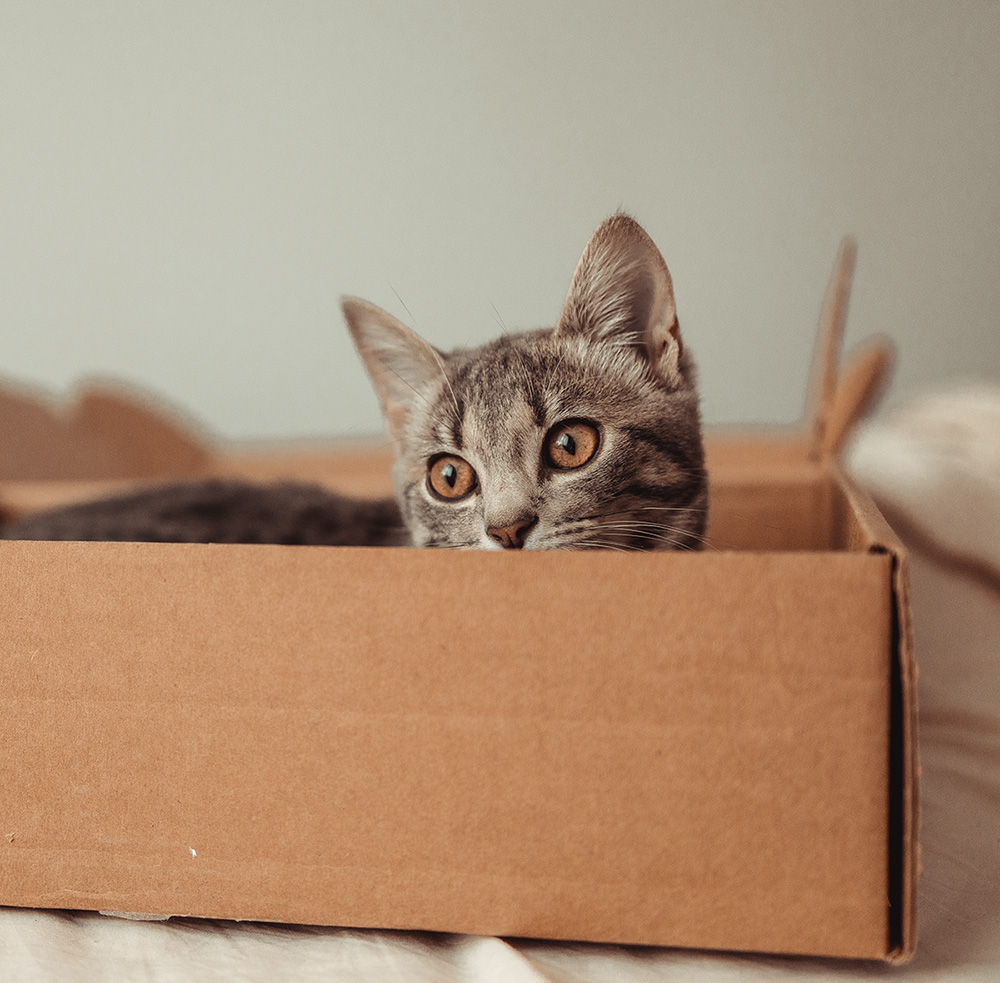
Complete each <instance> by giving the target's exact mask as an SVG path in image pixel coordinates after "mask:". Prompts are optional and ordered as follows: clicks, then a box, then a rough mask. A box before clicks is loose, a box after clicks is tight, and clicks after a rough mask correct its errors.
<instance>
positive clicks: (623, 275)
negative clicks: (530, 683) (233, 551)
mask: <svg viewBox="0 0 1000 983" xmlns="http://www.w3.org/2000/svg"><path fill="white" fill-rule="evenodd" d="M343 310H344V315H345V317H346V319H347V323H348V327H349V328H350V331H351V335H352V337H353V339H354V342H355V344H356V345H357V348H358V351H359V352H360V354H361V357H362V360H363V361H364V363H365V366H366V367H367V370H368V373H369V375H370V376H371V378H372V381H373V383H374V385H375V388H376V390H377V392H378V395H379V399H380V401H381V404H382V409H383V412H384V415H385V420H386V425H387V428H388V431H389V435H390V437H391V439H392V441H393V443H394V445H395V449H396V463H395V467H394V470H393V478H394V483H395V489H396V504H393V503H392V502H352V501H351V500H349V499H345V498H343V497H342V496H339V495H335V494H332V493H330V492H327V491H324V490H322V489H320V488H316V487H313V486H309V485H296V484H286V485H274V486H270V487H267V486H253V485H249V484H246V483H243V482H233V481H207V482H189V483H184V484H176V485H170V486H166V487H163V488H159V489H151V490H146V491H142V492H138V493H135V494H132V495H128V496H123V497H119V498H116V499H108V500H104V501H101V502H94V503H86V504H82V505H76V506H70V507H68V508H65V509H60V510H56V511H54V512H51V513H45V514H40V515H38V516H34V517H31V518H28V519H27V520H25V521H23V522H22V523H19V524H16V525H14V526H13V527H10V528H8V529H6V530H4V532H3V533H2V535H3V537H4V538H8V539H115V540H132V541H143V540H151V541H174V542H176V541H186V542H278V543H301V544H314V545H316V544H330V545H406V544H410V545H414V546H421V547H450V548H481V549H522V548H523V549H593V548H608V549H623V550H628V549H643V550H645V549H698V548H699V547H700V545H701V542H702V537H703V534H704V529H705V518H706V509H707V499H708V482H707V476H706V473H705V467H704V452H703V448H702V438H701V425H700V419H699V411H698V396H697V392H696V389H695V381H694V367H693V364H692V361H691V359H690V356H689V354H688V352H687V350H686V349H685V347H684V345H683V343H682V341H681V336H680V331H679V327H678V322H677V314H676V308H675V304H674V294H673V286H672V283H671V278H670V274H669V272H668V271H667V267H666V264H665V263H664V261H663V258H662V257H661V255H660V253H659V251H658V250H657V248H656V246H655V245H654V244H653V242H652V240H651V239H650V238H649V236H648V235H647V234H646V233H645V232H644V231H643V230H642V228H640V226H639V225H638V224H637V223H636V222H634V221H633V220H632V219H631V218H629V217H628V216H626V215H615V216H613V217H612V218H610V219H608V220H607V221H606V222H604V223H603V224H602V225H601V226H600V227H599V228H598V229H597V231H596V232H595V233H594V235H593V236H592V237H591V239H590V241H589V242H588V244H587V247H586V249H585V251H584V253H583V256H582V258H581V260H580V262H579V264H578V266H577V269H576V273H575V274H574V276H573V280H572V283H571V285H570V289H569V294H568V296H567V298H566V303H565V306H564V308H563V311H562V315H561V316H560V318H559V322H558V324H557V325H556V327H555V328H549V329H542V330H539V331H531V332H524V333H521V334H514V335H505V336H503V337H501V338H499V339H497V340H496V341H493V342H491V343H489V344H486V345H484V346H482V347H480V348H475V349H469V350H458V351H455V352H452V353H450V354H445V353H442V352H439V351H437V350H436V349H435V348H433V347H431V345H429V344H428V343H427V342H426V341H424V340H423V339H422V338H420V337H419V336H418V335H417V334H415V333H414V332H413V331H411V330H410V329H409V328H407V327H406V326H405V325H403V324H402V323H400V322H399V321H397V320H396V319H395V318H394V317H392V316H391V315H389V314H387V313H386V312H385V311H383V310H380V309H379V308H377V307H375V306H374V305H372V304H369V303H366V302H365V301H362V300H357V299H353V298H348V299H345V300H344V302H343Z"/></svg>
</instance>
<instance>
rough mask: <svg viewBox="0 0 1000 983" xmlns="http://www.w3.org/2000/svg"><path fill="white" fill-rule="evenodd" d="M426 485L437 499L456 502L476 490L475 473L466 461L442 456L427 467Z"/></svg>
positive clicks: (450, 455)
mask: <svg viewBox="0 0 1000 983" xmlns="http://www.w3.org/2000/svg"><path fill="white" fill-rule="evenodd" d="M427 485H428V487H429V488H430V490H431V492H432V493H433V494H434V495H435V496H436V497H437V498H441V499H444V500H445V501H447V502H457V501H459V500H460V499H463V498H466V497H467V496H469V495H471V494H472V493H473V492H474V491H475V490H476V472H475V469H474V468H473V467H472V465H471V464H469V462H468V461H465V460H463V459H462V458H460V457H458V456H456V455H455V454H443V455H442V456H441V457H436V458H434V459H433V460H432V461H431V462H430V464H429V465H428V467H427Z"/></svg>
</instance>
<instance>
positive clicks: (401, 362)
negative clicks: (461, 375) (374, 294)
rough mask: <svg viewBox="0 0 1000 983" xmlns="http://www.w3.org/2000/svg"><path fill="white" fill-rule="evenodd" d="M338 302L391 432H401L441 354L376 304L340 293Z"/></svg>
mask: <svg viewBox="0 0 1000 983" xmlns="http://www.w3.org/2000/svg"><path fill="white" fill-rule="evenodd" d="M340 306H341V308H342V310H343V312H344V317H345V318H346V319H347V326H348V328H350V330H351V337H352V338H353V339H354V344H355V345H356V346H357V349H358V353H359V354H360V355H361V358H362V360H363V361H364V363H365V368H366V369H367V370H368V375H369V376H370V377H371V380H372V382H373V383H374V385H375V391H376V392H377V393H378V397H379V400H380V402H381V403H382V412H383V413H384V414H385V420H386V424H387V426H388V428H389V433H390V435H391V436H392V437H393V438H394V439H398V438H400V437H401V436H402V433H403V430H404V428H405V426H406V421H407V419H408V418H409V415H410V410H411V409H412V407H413V404H414V403H415V402H416V401H417V400H421V399H426V398H427V395H428V393H429V391H430V390H431V388H432V387H433V386H434V384H435V382H437V381H440V379H441V377H442V374H443V371H444V369H443V366H442V364H441V356H440V355H439V354H438V352H437V351H436V350H435V349H434V348H432V347H431V346H430V345H429V344H427V342H426V341H424V339H423V338H421V337H420V335H418V334H417V333H416V332H415V331H411V330H410V329H409V328H408V327H407V326H406V325H405V324H403V323H402V322H401V321H397V320H396V318H394V317H393V316H392V315H391V314H389V313H387V312H386V311H383V310H382V309H381V308H380V307H376V306H375V305H374V304H369V303H368V302H367V301H365V300H359V299H358V298H357V297H344V298H343V299H342V300H341V302H340Z"/></svg>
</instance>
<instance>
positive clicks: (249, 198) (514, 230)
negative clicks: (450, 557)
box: [0, 0, 1000, 437]
mask: <svg viewBox="0 0 1000 983" xmlns="http://www.w3.org/2000/svg"><path fill="white" fill-rule="evenodd" d="M998 189H1000V4H997V3H992V2H986V0H983V2H949V3H935V4H930V3H923V4H918V3H894V2H888V0H885V2H880V3H871V2H855V0H849V2H847V0H838V2H837V3H824V4H820V3H806V2H801V0H782V2H767V3H748V2H737V0H733V2H705V0H691V2H688V3H671V2H642V3H639V2H636V3H631V4H628V3H622V2H621V0H608V2H600V3H597V2H582V0H572V2H565V0H558V2H554V0H549V2H545V3H538V2H536V0H526V2H521V0H499V2H495V3H491V4H486V3H481V4H480V3H469V2H459V0H454V2H440V3H420V2H417V3H414V2H409V0H388V2H371V0H369V2H366V3H356V4H346V3H334V2H327V0H323V2H321V0H313V2H306V0H274V2H271V3H262V2H249V0H215V2H212V0H184V2H168V0H162V2H156V0H118V2H112V0H88V2H87V3H78V2H76V0H3V2H2V4H0V372H2V373H3V374H5V375H7V376H9V377H14V378H18V379H21V380H33V381H35V382H37V383H40V384H42V385H45V386H49V387H54V388H56V389H57V390H59V391H62V390H63V389H65V387H68V386H69V385H70V384H71V383H72V382H73V381H74V380H76V379H77V378H79V377H80V376H81V375H86V374H93V373H101V374H115V375H122V376H125V377H127V378H129V379H133V380H137V381H141V382H142V383H144V384H147V385H149V386H151V387H154V388H155V389H157V390H159V391H161V392H163V393H164V394H166V395H168V396H169V397H171V398H172V399H174V400H175V401H178V402H180V403H181V404H182V405H184V406H186V407H188V408H189V409H190V410H191V411H193V412H194V413H195V414H196V415H197V416H199V417H201V418H202V419H203V420H205V421H206V422H207V423H208V424H209V425H210V426H211V427H212V428H214V429H215V430H216V431H217V432H218V433H220V434H222V435H224V436H229V437H260V436H286V435H289V436H291V435H311V434H322V433H352V432H365V431H374V430H377V429H378V427H379V421H378V410H377V404H376V401H375V399H374V396H373V395H372V394H371V392H370V389H369V386H368V383H367V381H366V380H365V378H364V377H363V375H362V372H361V369H360V367H359V365H358V363H357V360H356V358H355V356H354V353H353V350H352V349H351V347H350V344H349V341H348V339H347V336H346V332H345V330H344V328H343V326H342V321H341V318H340V315H339V311H338V307H337V300H338V297H339V296H340V295H341V294H344V293H353V294H358V295H361V296H363V297H366V298H368V299H370V300H372V301H374V302H375V303H378V304H380V305H382V306H384V307H386V308H387V309H389V310H391V311H393V312H394V313H396V314H397V315H400V316H402V317H404V319H406V320H408V321H411V323H414V324H415V326H416V327H417V328H418V329H419V330H421V331H422V332H423V333H424V334H425V335H426V336H427V337H428V338H429V339H430V340H431V341H433V342H435V343H437V344H439V345H441V346H445V347H448V346H452V345H457V344H463V343H476V342H478V341H481V340H484V339H486V338H487V337H490V336H492V335H493V334H495V333H497V332H498V330H499V328H498V323H497V319H498V315H497V313H495V311H494V308H495V309H496V312H499V317H500V318H502V320H503V323H504V324H505V325H507V326H508V327H511V328H514V327H532V326H538V325H541V324H545V323H551V322H552V321H553V320H554V319H555V317H556V315H557V314H558V310H559V307H560V304H561V302H562V299H563V296H564V293H565V290H566V287H567V285H568V282H569V277H570V274H571V273H572V270H573V267H574V265H575V263H576V260H577V258H578V256H579V253H580V250H581V249H582V247H583V244H584V242H585V241H586V239H587V236H588V235H589V233H590V232H591V231H592V229H593V228H594V227H595V226H596V225H597V224H598V222H599V221H600V220H601V219H602V218H603V217H605V215H607V214H608V213H610V212H611V211H613V210H615V209H617V208H618V207H621V206H624V207H625V208H627V209H628V210H629V211H631V212H632V213H633V214H634V215H635V216H636V217H637V218H638V219H639V220H640V221H641V222H642V223H643V224H644V225H645V226H646V228H647V229H648V230H649V232H650V233H651V234H652V236H653V237H654V239H655V240H656V241H657V242H658V244H659V245H660V247H661V249H662V251H663V253H664V255H665V257H666V259H667V262H668V265H669V266H670V267H671V270H672V271H673V274H674V279H675V284H676V289H677V294H678V303H679V310H680V314H681V324H682V326H683V328H684V331H685V334H686V338H687V341H688V344H689V345H690V346H691V348H692V349H693V350H694V351H695V353H696V355H697V356H698V358H699V362H700V367H701V376H702V381H703V391H704V396H705V400H704V406H705V412H706V416H707V418H708V419H709V420H712V421H732V420H764V421H776V422H788V421H792V420H794V419H796V418H797V417H798V416H799V415H800V413H801V411H802V407H803V398H804V387H805V385H806V381H807V378H808V367H809V360H810V357H811V346H812V336H813V330H814V326H815V322H816V315H817V311H818V308H819V304H820V300H821V296H822V293H823V290H824V288H825V285H826V280H827V277H828V274H829V270H830V266H831V264H832V261H833V257H834V253H835V250H836V246H837V242H838V240H839V238H840V236H841V234H842V233H844V232H853V233H854V234H855V235H856V236H857V238H858V240H859V243H860V253H859V267H858V276H857V280H856V289H855V294H854V300H853V304H852V311H851V324H850V332H849V341H857V340H859V339H860V338H862V337H864V336H866V335H868V334H870V333H873V332H885V333H887V334H889V335H891V336H892V337H893V338H894V339H895V340H896V341H897V343H898V345H899V348H900V351H901V363H900V367H899V372H898V375H897V382H896V387H895V391H894V394H893V395H894V397H896V398H898V397H899V396H900V395H903V394H905V393H907V392H909V391H912V390H915V389H919V388H921V387H924V386H927V385H931V384H935V385H936V384H942V383H944V382H946V381H947V380H950V379H952V378H955V377H968V376H972V377H982V378H988V379H992V380H994V381H996V380H997V379H998V377H1000V357H998V356H1000V330H998V327H1000V326H998V315H997V312H998V310H1000V286H998V284H1000V221H998V220H1000V190H998ZM404 304H405V307H404ZM406 308H408V309H409V311H410V312H412V319H411V316H410V315H409V314H408V313H407V310H406Z"/></svg>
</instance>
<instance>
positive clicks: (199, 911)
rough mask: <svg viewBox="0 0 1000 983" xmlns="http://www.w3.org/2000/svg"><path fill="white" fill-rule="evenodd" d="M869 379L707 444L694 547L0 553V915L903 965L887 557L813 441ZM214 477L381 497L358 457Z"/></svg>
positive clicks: (907, 920)
mask: <svg viewBox="0 0 1000 983" xmlns="http://www.w3.org/2000/svg"><path fill="white" fill-rule="evenodd" d="M835 287H836V285H835ZM836 296H837V295H836V289H835V290H834V294H833V300H834V303H833V304H832V307H831V306H829V305H828V313H829V311H830V310H833V314H832V315H831V317H832V320H833V322H837V321H838V319H839V320H841V321H842V313H841V314H840V315H837V313H836V303H835V301H836ZM834 327H836V323H834ZM821 361H822V360H821ZM829 361H830V359H829V357H827V359H826V363H829ZM823 371H824V372H826V371H827V370H826V368H824V370H823ZM860 375H861V384H858V383H857V380H854V381H853V382H851V380H850V377H849V378H848V381H847V382H845V383H841V384H839V385H838V382H837V379H836V374H835V373H831V374H829V378H831V379H832V380H833V381H832V384H831V385H826V386H824V385H822V384H821V386H820V391H821V398H820V400H819V402H818V410H817V412H816V414H815V416H814V421H813V426H812V427H811V428H810V430H809V432H808V434H805V435H793V436H791V437H782V436H760V435H747V434H743V435H736V436H729V437H726V436H723V435H719V434H715V435H713V436H712V437H711V438H710V441H709V462H710V469H711V474H712V498H713V505H712V508H713V513H712V519H711V526H710V539H711V541H712V543H713V546H714V548H712V549H709V550H706V551H705V552H703V553H698V554H677V553H664V554H653V553H650V554H620V553H606V552H585V553H577V554H566V553H551V554H550V553H520V552H518V553H513V552H506V551H504V552H502V553H496V554H494V553H463V552H454V551H447V552H438V551H417V550H380V549H368V550H365V549H336V548H301V547H278V546H274V547H271V546H197V545H195V546H190V545H157V544H113V543H107V544H105V543H95V544H74V543H20V542H3V543H0V591H2V597H3V605H4V613H3V619H2V622H0V666H2V673H3V683H2V687H0V735H2V737H0V749H2V751H0V754H2V759H0V760H2V772H0V774H2V781H3V799H2V802H3V805H2V811H0V903H2V904H6V905H24V906H40V907H49V908H83V909H103V910H107V909H111V910H117V911H133V912H157V913H164V914H185V915H199V916H211V917H221V918H234V919H261V920H273V921H284V922H306V923H317V924H330V925H350V926H365V927H392V928H405V929H429V930H440V931H447V932H475V933H489V934H500V935H514V936H531V937H541V938H560V939H577V940H593V941H610V942H620V943H640V944H654V945H671V946H687V947H698V948H711V949H730V950H746V951H760V952H775V953H800V954H822V955H833V956H852V957H869V958H879V959H889V960H902V959H906V958H908V957H909V955H910V954H911V953H912V951H913V947H914V944H915V933H914V922H915V912H914V893H915V870H916V865H917V846H916V771H917V769H916V762H915V735H914V726H915V725H914V720H915V696H914V666H913V660H912V646H911V641H910V629H909V616H908V598H907V580H906V560H905V556H904V554H903V551H902V549H901V547H900V545H899V542H898V540H897V539H896V537H895V536H894V535H893V533H892V532H891V530H890V529H889V528H888V526H887V525H886V523H885V522H884V520H883V519H882V517H881V516H880V515H879V514H878V512H877V510H876V509H875V507H874V506H873V504H872V503H871V501H870V500H869V499H868V498H867V497H866V496H865V495H864V494H863V493H862V492H860V491H859V490H858V489H857V488H855V487H854V486H853V485H852V484H851V482H850V481H849V480H848V479H847V478H846V477H845V476H844V474H843V473H842V472H841V470H840V469H839V467H838V466H837V464H836V461H835V458H834V457H833V456H832V454H831V453H830V451H831V449H833V448H835V446H836V445H837V443H838V442H839V439H840V437H841V436H842V433H843V432H844V431H846V429H847V428H848V426H849V422H850V419H851V418H852V416H853V410H852V407H856V406H857V405H858V403H859V395H858V394H859V393H861V392H863V391H866V389H867V382H866V380H868V379H869V378H870V377H871V375H872V373H871V372H870V371H869V372H867V373H866V372H865V371H861V373H860ZM852 386H853V389H852ZM852 392H853V395H851V393H852ZM838 406H840V409H838V408H837V407H838ZM845 407H846V409H845ZM838 414H839V416H838ZM838 420H840V422H838ZM838 428H839V433H838ZM824 449H825V452H824ZM210 470H215V471H238V472H241V473H251V474H256V475H259V476H264V475H270V474H276V473H296V474H300V475H304V476H309V477H322V478H324V479H325V480H327V481H328V482H329V483H330V484H332V485H335V486H336V485H340V486H342V487H347V488H349V489H350V490H352V491H355V492H359V491H364V492H369V493H374V492H375V491H377V490H386V489H387V488H388V471H387V459H386V455H385V452H384V451H383V450H378V449H373V450H371V451H365V450H364V449H354V450H352V451H349V452H344V453H341V454H338V453H327V454H323V453H319V452H315V453H310V452H306V451H301V452H295V453H289V454H284V455H280V454H243V455H241V456H239V457H237V456H233V455H230V456H229V457H228V458H225V459H223V460H217V461H216V462H215V464H214V465H212V466H211V468H210ZM47 487H48V492H47V497H46V491H45V489H44V488H41V487H40V486H39V485H37V484H25V485H19V484H18V483H16V482H8V483H7V484H6V485H4V486H3V487H2V488H0V501H3V502H6V503H7V506H8V510H9V511H13V512H16V511H19V510H23V509H25V508H29V507H31V505H32V502H33V501H39V500H42V499H44V500H45V501H53V500H55V499H57V498H60V497H66V496H68V495H72V494H78V493H79V492H80V491H81V490H82V489H81V487H80V486H75V485H74V486H68V485H65V484H63V485H60V486H58V488H57V489H56V490H55V491H54V490H53V486H47ZM33 496H34V497H33ZM39 496H40V498H39Z"/></svg>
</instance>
